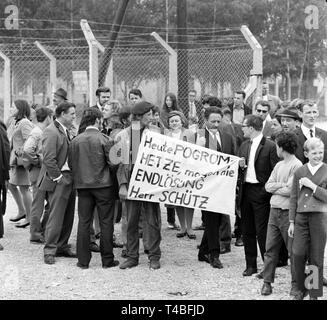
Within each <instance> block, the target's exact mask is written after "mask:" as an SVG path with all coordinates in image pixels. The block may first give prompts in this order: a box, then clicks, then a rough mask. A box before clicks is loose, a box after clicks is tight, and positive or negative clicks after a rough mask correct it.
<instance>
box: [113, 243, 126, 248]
mask: <svg viewBox="0 0 327 320" xmlns="http://www.w3.org/2000/svg"><path fill="white" fill-rule="evenodd" d="M113 247H114V248H123V247H124V245H123V244H122V243H120V242H116V241H114V243H113Z"/></svg>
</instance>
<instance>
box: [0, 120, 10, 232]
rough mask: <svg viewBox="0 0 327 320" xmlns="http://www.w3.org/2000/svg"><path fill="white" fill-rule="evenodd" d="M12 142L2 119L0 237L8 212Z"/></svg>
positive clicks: (0, 130)
mask: <svg viewBox="0 0 327 320" xmlns="http://www.w3.org/2000/svg"><path fill="white" fill-rule="evenodd" d="M9 158H10V144H9V140H8V136H7V130H6V126H5V124H4V123H3V122H2V121H1V120H0V238H2V236H3V232H4V228H3V218H2V216H3V215H4V214H5V212H6V203H7V190H6V185H5V182H6V181H7V180H9Z"/></svg>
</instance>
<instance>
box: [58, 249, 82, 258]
mask: <svg viewBox="0 0 327 320" xmlns="http://www.w3.org/2000/svg"><path fill="white" fill-rule="evenodd" d="M56 257H66V258H77V254H76V253H75V252H73V251H72V250H71V249H66V250H57V253H56Z"/></svg>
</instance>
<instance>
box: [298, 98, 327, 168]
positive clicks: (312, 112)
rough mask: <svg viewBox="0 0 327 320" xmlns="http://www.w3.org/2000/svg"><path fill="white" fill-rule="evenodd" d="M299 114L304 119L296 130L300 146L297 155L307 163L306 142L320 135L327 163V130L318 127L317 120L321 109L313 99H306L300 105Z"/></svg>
mask: <svg viewBox="0 0 327 320" xmlns="http://www.w3.org/2000/svg"><path fill="white" fill-rule="evenodd" d="M298 108H299V116H300V118H301V119H302V124H301V127H300V128H298V129H296V130H295V134H296V135H297V137H298V148H297V150H296V153H295V155H296V156H297V158H298V159H300V160H301V161H302V163H307V162H308V159H307V158H306V157H305V156H304V151H303V145H304V142H305V141H306V140H307V139H309V138H312V137H319V138H320V139H321V140H322V142H323V143H324V145H325V150H324V160H323V162H325V163H327V132H326V131H325V130H323V129H320V128H318V127H316V122H317V119H318V117H319V109H318V106H317V104H316V103H315V102H314V101H311V100H305V101H303V102H302V103H300V104H299V105H298Z"/></svg>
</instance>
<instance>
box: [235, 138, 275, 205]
mask: <svg viewBox="0 0 327 320" xmlns="http://www.w3.org/2000/svg"><path fill="white" fill-rule="evenodd" d="M249 144H250V139H247V140H245V141H244V142H243V143H242V145H241V146H240V149H239V152H238V156H239V157H241V158H242V157H244V158H245V161H246V163H248V159H247V156H248V155H247V153H248V149H249ZM278 161H279V158H278V156H277V151H276V145H275V143H274V142H273V141H271V140H269V139H267V138H266V137H263V138H262V139H261V141H260V144H259V146H258V149H257V151H256V153H255V158H254V168H255V173H256V177H257V180H258V181H259V183H260V184H261V185H262V193H260V194H258V197H267V199H269V197H271V194H269V193H268V192H267V191H266V189H265V183H266V182H267V181H268V179H269V177H270V174H271V172H272V170H273V169H274V167H275V165H276V163H277V162H278ZM245 175H246V168H243V169H241V168H240V169H239V177H238V187H239V197H238V202H237V205H238V206H239V205H240V203H241V201H242V197H243V185H244V183H245Z"/></svg>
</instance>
